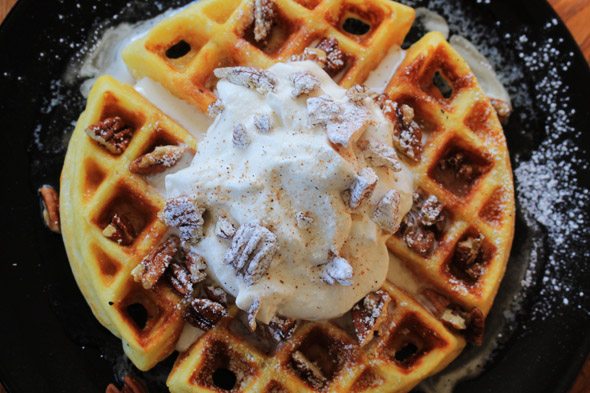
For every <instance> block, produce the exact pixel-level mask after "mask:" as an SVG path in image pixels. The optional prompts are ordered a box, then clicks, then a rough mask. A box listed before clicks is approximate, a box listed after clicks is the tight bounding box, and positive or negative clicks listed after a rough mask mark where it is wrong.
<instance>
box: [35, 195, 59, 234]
mask: <svg viewBox="0 0 590 393" xmlns="http://www.w3.org/2000/svg"><path fill="white" fill-rule="evenodd" d="M39 194H41V206H42V211H41V213H42V214H43V221H44V222H45V225H46V226H47V228H49V230H50V231H52V232H55V233H61V224H60V219H59V196H58V195H57V191H55V189H54V188H53V187H51V186H48V185H44V186H42V187H41V188H39Z"/></svg>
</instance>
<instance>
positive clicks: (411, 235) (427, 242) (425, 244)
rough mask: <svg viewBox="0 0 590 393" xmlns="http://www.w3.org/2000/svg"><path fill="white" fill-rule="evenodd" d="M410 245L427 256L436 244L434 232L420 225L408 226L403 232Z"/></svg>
mask: <svg viewBox="0 0 590 393" xmlns="http://www.w3.org/2000/svg"><path fill="white" fill-rule="evenodd" d="M403 237H404V240H405V241H406V244H407V245H408V247H410V248H411V249H412V250H414V251H416V252H417V253H418V254H420V255H422V256H427V255H428V254H429V253H430V251H431V250H432V246H433V245H434V240H435V238H434V233H433V232H432V231H429V230H428V229H424V228H422V227H420V226H408V227H407V228H406V230H405V231H404V234H403Z"/></svg>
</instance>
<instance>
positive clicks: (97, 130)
mask: <svg viewBox="0 0 590 393" xmlns="http://www.w3.org/2000/svg"><path fill="white" fill-rule="evenodd" d="M85 131H86V134H88V136H89V137H90V138H91V139H93V140H94V141H96V142H98V143H99V144H100V145H102V146H104V147H105V148H106V149H107V150H108V151H109V152H111V153H113V154H117V155H119V154H121V153H123V152H124V151H125V149H127V146H129V142H131V137H132V136H133V129H132V128H131V127H130V126H128V125H127V123H125V122H124V121H123V119H121V118H120V117H119V116H115V117H108V118H106V119H104V120H102V121H99V122H98V123H94V124H92V125H90V126H88V127H86V130H85Z"/></svg>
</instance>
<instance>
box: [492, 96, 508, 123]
mask: <svg viewBox="0 0 590 393" xmlns="http://www.w3.org/2000/svg"><path fill="white" fill-rule="evenodd" d="M490 104H492V107H493V108H494V110H495V111H496V114H497V115H498V119H499V120H500V123H502V124H506V123H508V118H509V117H510V115H511V114H512V107H511V106H510V104H509V103H507V102H506V101H504V100H500V99H497V98H490Z"/></svg>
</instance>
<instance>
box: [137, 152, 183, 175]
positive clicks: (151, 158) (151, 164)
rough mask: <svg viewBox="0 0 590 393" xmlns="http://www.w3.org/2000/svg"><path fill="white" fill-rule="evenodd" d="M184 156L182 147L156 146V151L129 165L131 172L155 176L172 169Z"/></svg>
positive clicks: (140, 157)
mask: <svg viewBox="0 0 590 393" xmlns="http://www.w3.org/2000/svg"><path fill="white" fill-rule="evenodd" d="M183 154H184V148H183V147H180V146H173V145H170V146H156V148H155V149H154V151H152V152H151V153H146V154H144V155H142V156H139V157H138V158H137V159H136V160H134V161H132V162H131V163H129V170H130V171H131V172H133V173H137V174H139V175H153V174H156V173H162V172H164V171H165V170H166V169H168V168H172V167H173V166H174V165H176V163H178V160H180V157H182V155H183Z"/></svg>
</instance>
